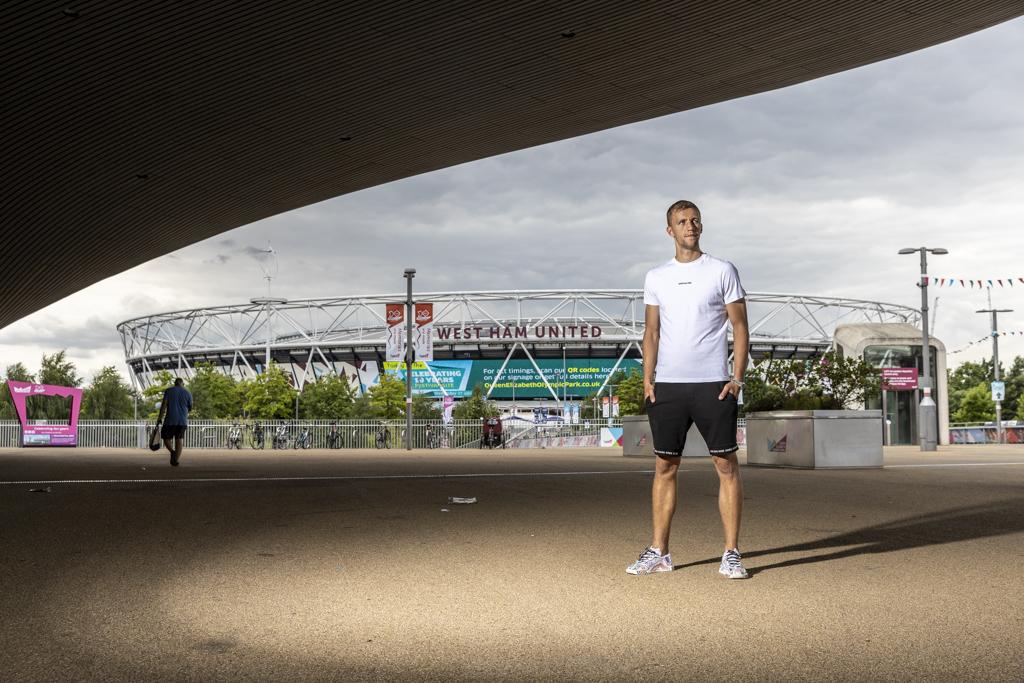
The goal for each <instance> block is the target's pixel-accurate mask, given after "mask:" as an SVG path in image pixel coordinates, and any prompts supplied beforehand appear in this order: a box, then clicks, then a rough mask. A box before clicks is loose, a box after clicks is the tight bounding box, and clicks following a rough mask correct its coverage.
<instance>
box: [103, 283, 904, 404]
mask: <svg viewBox="0 0 1024 683" xmlns="http://www.w3.org/2000/svg"><path fill="white" fill-rule="evenodd" d="M404 299H405V295H404V294H379V295H366V296H342V297H336V298H322V299H301V300H290V301H289V300H285V299H269V298H264V299H253V300H251V301H250V302H249V303H245V304H234V305H225V306H211V307H208V308H197V309H191V310H182V311H173V312H168V313H156V314H153V315H148V316H144V317H140V318H135V319H132V320H127V321H125V322H122V323H121V324H119V325H118V326H117V329H118V332H119V333H120V335H121V341H122V344H123V346H124V353H125V359H126V362H127V364H128V366H129V368H130V369H131V375H132V379H133V381H134V382H135V384H136V386H137V387H139V388H146V387H148V386H150V384H151V383H152V382H153V379H154V374H155V373H157V372H160V371H162V370H168V371H170V372H171V373H172V374H174V375H178V376H184V377H186V378H187V377H189V376H191V374H192V373H193V372H194V371H195V368H196V366H197V365H198V364H212V365H213V366H215V367H217V368H218V369H220V370H221V371H223V372H225V373H227V374H230V375H232V376H234V377H236V378H239V379H242V378H251V377H254V376H255V375H257V374H259V373H260V372H262V370H263V368H264V367H265V366H266V364H267V363H268V362H270V361H273V362H275V363H277V364H278V365H280V366H281V367H282V368H283V369H284V370H285V371H286V372H287V373H289V374H290V376H291V378H292V381H293V383H294V386H296V387H298V388H301V387H302V386H303V385H305V384H306V383H307V382H310V381H315V379H316V378H318V377H320V376H322V375H324V374H330V373H334V374H338V375H343V376H345V377H347V378H348V379H349V381H350V382H352V384H353V386H355V387H358V390H359V391H360V392H364V391H366V390H368V389H369V388H370V387H372V386H373V385H374V384H375V383H377V382H378V381H379V378H380V375H381V373H384V372H390V373H395V374H398V375H399V376H401V377H403V378H404V367H401V370H400V365H401V364H397V363H395V364H392V363H387V362H386V342H387V323H386V313H385V307H386V305H387V304H389V303H391V304H393V303H399V302H402V301H404ZM415 300H416V302H417V303H431V304H433V311H434V316H433V324H434V330H433V350H434V351H433V353H434V356H433V358H434V360H433V361H431V362H429V363H425V364H418V365H417V368H416V369H414V371H413V381H414V391H415V392H416V393H421V394H430V395H434V396H442V395H450V396H453V397H455V398H456V399H458V398H461V397H465V396H468V395H470V394H471V393H472V391H473V388H474V387H476V386H481V387H482V389H483V390H484V391H485V392H486V393H487V395H488V397H489V398H490V399H491V400H494V401H497V402H498V403H499V404H502V405H505V406H510V405H512V404H517V405H518V404H520V403H523V402H526V403H527V404H530V403H532V404H533V405H540V404H548V405H553V406H560V405H561V404H562V402H565V401H578V400H580V399H583V398H587V397H590V396H593V395H594V394H595V393H601V392H604V391H606V389H607V388H608V387H607V382H608V378H609V377H610V376H612V375H613V374H614V373H615V372H616V371H617V370H620V369H623V370H628V369H630V368H632V367H638V366H639V362H640V358H641V349H640V344H641V340H642V337H643V313H644V304H643V292H642V291H641V290H638V289H605V290H598V289H588V290H582V289H550V290H530V291H476V292H433V293H423V294H417V295H416V296H415ZM747 306H748V317H749V325H750V337H751V357H752V359H753V360H754V362H759V361H760V360H762V359H766V358H810V357H814V356H817V355H820V354H821V353H823V352H824V351H826V350H827V349H829V348H831V347H832V346H833V344H834V343H835V340H834V334H835V330H836V328H837V326H839V325H851V324H852V325H857V324H871V325H877V324H887V323H902V324H904V325H908V324H909V325H919V321H920V313H919V312H918V311H917V310H916V309H913V308H909V307H906V306H900V305H895V304H888V303H883V302H877V301H864V300H858V299H845V298H832V297H820V296H809V295H800V294H764V293H748V295H747ZM731 343H732V342H731V339H730V352H731ZM538 402H539V403H538Z"/></svg>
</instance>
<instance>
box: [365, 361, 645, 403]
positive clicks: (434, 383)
mask: <svg viewBox="0 0 1024 683" xmlns="http://www.w3.org/2000/svg"><path fill="white" fill-rule="evenodd" d="M501 365H502V361H500V360H438V361H431V362H430V363H422V362H419V363H414V364H413V369H412V383H413V392H414V393H417V394H430V395H433V396H441V395H442V393H443V392H442V391H441V386H443V387H444V391H445V392H447V394H448V395H449V396H454V397H455V398H464V397H466V396H470V395H471V394H472V393H473V387H475V386H478V385H479V386H480V387H481V388H482V390H483V391H484V393H486V392H487V391H488V389H491V398H493V399H503V400H504V399H519V398H522V399H529V398H551V397H552V396H551V391H550V390H549V389H548V385H550V386H551V388H552V389H554V391H555V393H556V394H558V396H559V397H562V396H563V395H564V396H566V397H567V398H572V399H575V398H583V397H586V396H590V395H591V394H593V393H594V392H596V391H597V390H598V389H599V388H600V387H601V385H602V384H603V383H604V381H605V378H606V377H607V376H608V373H609V372H611V370H612V368H613V367H614V366H615V359H614V358H583V359H580V358H574V359H569V360H567V361H566V362H565V366H564V367H563V365H562V361H561V359H543V360H538V361H537V365H538V366H539V367H540V370H541V372H542V373H543V377H541V375H538V374H537V370H536V369H535V368H534V367H533V363H531V362H530V361H529V360H528V359H516V360H511V361H509V362H508V364H507V365H506V366H505V370H504V372H502V373H501V375H500V376H498V371H499V370H501ZM428 366H429V369H428ZM640 368H641V364H640V361H639V360H637V359H624V360H623V361H622V363H620V364H619V369H620V370H623V371H625V372H629V371H630V370H633V369H637V370H639V369H640ZM384 371H385V372H386V373H387V374H388V375H391V376H394V377H397V378H398V379H400V380H402V381H403V382H404V381H405V364H404V363H391V362H389V363H385V364H384ZM431 371H432V372H433V374H431ZM545 380H547V384H545ZM492 385H493V389H492V388H491V387H492Z"/></svg>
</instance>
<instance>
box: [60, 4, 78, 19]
mask: <svg viewBox="0 0 1024 683" xmlns="http://www.w3.org/2000/svg"><path fill="white" fill-rule="evenodd" d="M62 13H63V14H64V16H65V17H71V18H72V19H77V18H78V10H76V9H75V8H74V7H65V8H64V10H63V12H62Z"/></svg>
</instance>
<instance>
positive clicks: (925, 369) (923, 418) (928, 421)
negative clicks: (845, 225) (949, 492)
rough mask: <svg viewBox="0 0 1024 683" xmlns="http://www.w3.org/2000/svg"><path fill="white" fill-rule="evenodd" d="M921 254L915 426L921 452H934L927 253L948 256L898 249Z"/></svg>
mask: <svg viewBox="0 0 1024 683" xmlns="http://www.w3.org/2000/svg"><path fill="white" fill-rule="evenodd" d="M914 252H920V254H921V282H920V283H919V284H918V285H917V286H918V287H920V288H921V368H922V373H923V376H922V379H921V404H920V406H918V411H917V424H918V433H919V439H920V442H921V450H922V451H934V450H936V449H937V448H938V425H937V410H936V407H935V399H934V398H932V380H931V359H930V358H929V356H930V355H931V354H930V351H931V349H930V346H929V344H930V342H929V340H928V252H931V253H933V254H935V255H936V256H941V255H943V254H948V253H949V252H948V251H946V250H945V249H941V248H938V249H929V248H928V247H908V248H906V249H900V251H899V253H900V254H913V253H914Z"/></svg>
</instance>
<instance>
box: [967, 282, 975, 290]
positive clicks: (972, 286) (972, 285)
mask: <svg viewBox="0 0 1024 683" xmlns="http://www.w3.org/2000/svg"><path fill="white" fill-rule="evenodd" d="M968 282H970V283H971V289H974V280H968Z"/></svg>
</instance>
